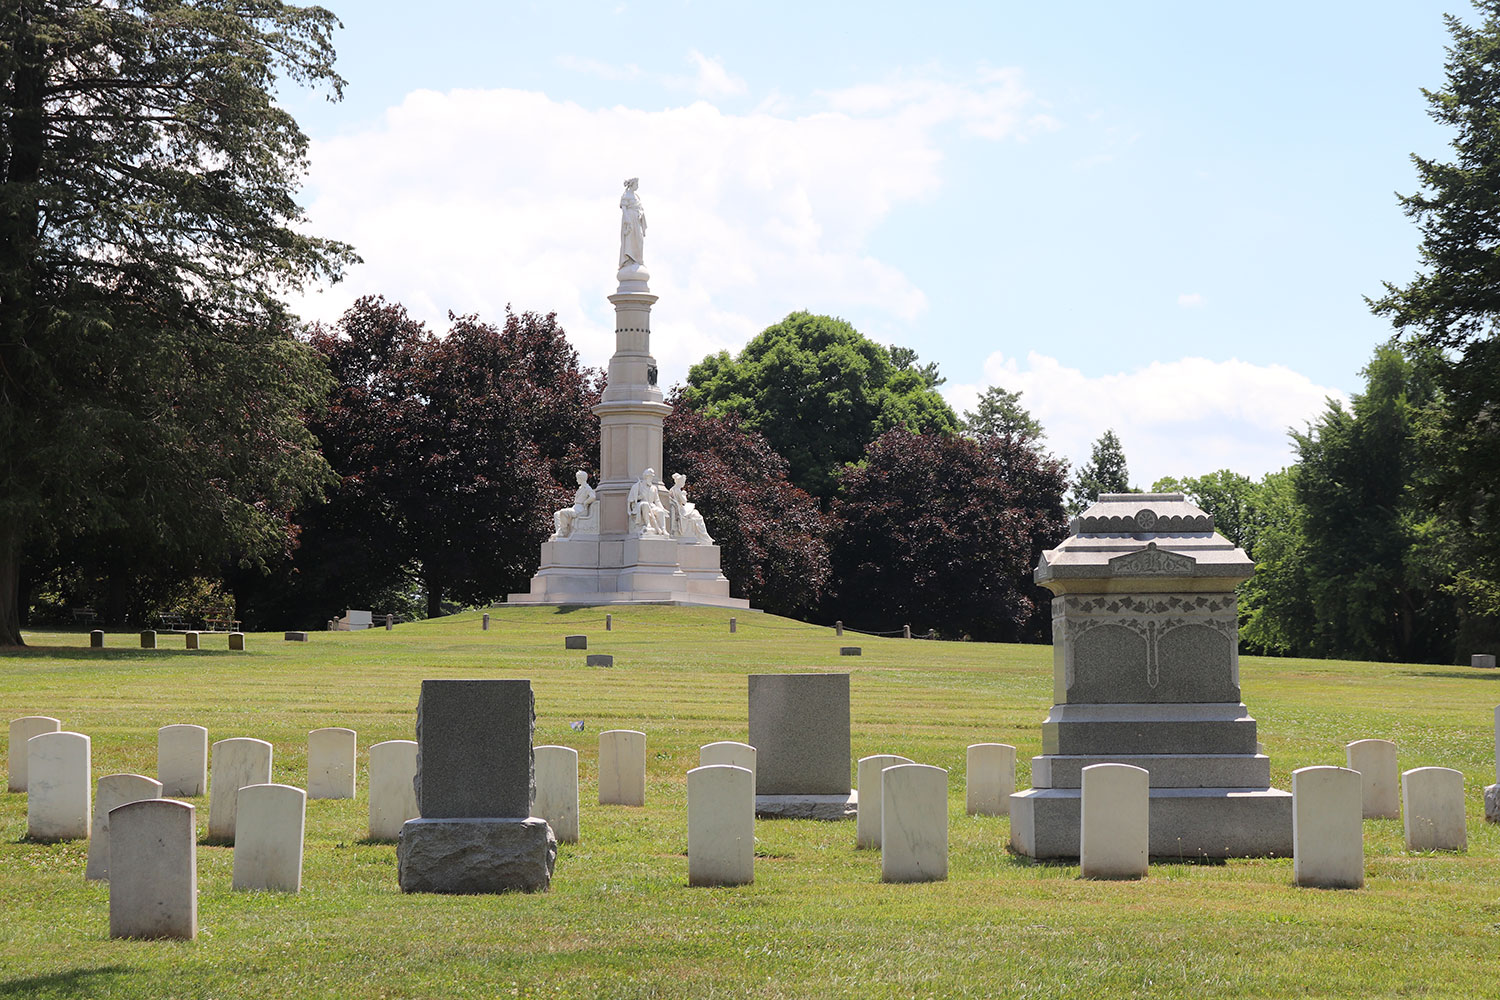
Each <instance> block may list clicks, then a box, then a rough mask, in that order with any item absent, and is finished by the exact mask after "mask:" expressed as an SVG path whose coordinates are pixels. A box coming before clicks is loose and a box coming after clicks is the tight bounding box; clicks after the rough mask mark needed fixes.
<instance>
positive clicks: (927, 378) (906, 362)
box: [886, 344, 948, 389]
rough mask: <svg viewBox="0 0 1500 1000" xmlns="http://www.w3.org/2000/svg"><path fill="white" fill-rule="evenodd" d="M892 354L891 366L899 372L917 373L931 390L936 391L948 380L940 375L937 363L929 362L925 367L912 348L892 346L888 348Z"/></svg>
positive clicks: (898, 345)
mask: <svg viewBox="0 0 1500 1000" xmlns="http://www.w3.org/2000/svg"><path fill="white" fill-rule="evenodd" d="M886 350H887V351H889V352H890V354H891V364H892V365H893V366H895V368H896V370H897V371H902V372H906V371H910V372H916V373H917V375H918V376H920V377H921V379H922V381H923V382H924V383H925V384H926V386H927V388H929V389H936V388H937V387H938V386H940V385H942V384H943V383H944V382H946V381H948V380H947V379H946V378H943V376H941V375H939V374H938V366H937V362H936V361H929V362H927V363H926V364H925V365H924V364H922V363H921V362H919V361H918V360H917V352H916V351H915V350H913V349H912V348H910V347H902V346H901V345H900V344H891V345H890V346H888V347H887V348H886Z"/></svg>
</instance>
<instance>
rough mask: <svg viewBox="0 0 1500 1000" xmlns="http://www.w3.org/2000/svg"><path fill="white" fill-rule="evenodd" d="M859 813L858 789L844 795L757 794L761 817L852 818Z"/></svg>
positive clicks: (756, 802) (756, 801)
mask: <svg viewBox="0 0 1500 1000" xmlns="http://www.w3.org/2000/svg"><path fill="white" fill-rule="evenodd" d="M858 812H859V792H858V790H855V791H852V792H848V793H846V794H843V795H757V796H756V797H755V815H756V816H757V817H759V818H760V819H821V820H840V819H852V818H854V816H855V814H857V813H858Z"/></svg>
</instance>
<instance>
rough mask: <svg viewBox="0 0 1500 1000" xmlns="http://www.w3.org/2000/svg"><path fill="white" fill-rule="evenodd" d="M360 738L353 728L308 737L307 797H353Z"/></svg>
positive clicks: (338, 729)
mask: <svg viewBox="0 0 1500 1000" xmlns="http://www.w3.org/2000/svg"><path fill="white" fill-rule="evenodd" d="M358 749H359V735H358V734H357V733H355V731H354V730H352V729H343V728H339V727H336V726H335V727H330V728H327V729H314V730H313V731H312V732H310V733H308V734H307V797H308V798H310V799H352V798H354V755H355V753H356V752H357V751H358Z"/></svg>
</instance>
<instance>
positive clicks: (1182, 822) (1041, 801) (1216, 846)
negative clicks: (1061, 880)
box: [1010, 788, 1292, 860]
mask: <svg viewBox="0 0 1500 1000" xmlns="http://www.w3.org/2000/svg"><path fill="white" fill-rule="evenodd" d="M1082 804H1083V793H1082V792H1081V791H1080V790H1079V789H1077V788H1030V789H1027V790H1026V791H1024V792H1016V793H1015V794H1013V795H1012V796H1011V797H1010V846H1011V849H1012V850H1014V851H1015V852H1016V853H1018V854H1024V855H1026V856H1027V857H1032V858H1039V859H1042V858H1059V859H1070V858H1076V857H1078V825H1079V813H1080V811H1081V807H1082ZM1149 822H1150V847H1149V848H1148V850H1149V851H1150V853H1151V856H1152V857H1153V858H1160V859H1162V860H1166V859H1171V858H1266V857H1287V858H1289V857H1291V856H1292V793H1291V792H1287V791H1283V790H1281V789H1279V788H1153V789H1151V793H1150V821H1149Z"/></svg>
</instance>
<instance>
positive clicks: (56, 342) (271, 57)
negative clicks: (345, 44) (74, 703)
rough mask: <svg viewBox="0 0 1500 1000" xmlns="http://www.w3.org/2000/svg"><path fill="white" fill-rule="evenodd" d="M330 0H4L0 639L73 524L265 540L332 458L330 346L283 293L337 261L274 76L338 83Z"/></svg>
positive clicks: (249, 543)
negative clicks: (25, 574)
mask: <svg viewBox="0 0 1500 1000" xmlns="http://www.w3.org/2000/svg"><path fill="white" fill-rule="evenodd" d="M337 24H338V22H337V20H336V19H335V18H334V16H333V15H332V14H330V13H329V12H328V11H326V10H323V9H322V8H318V7H309V8H299V7H291V6H285V5H283V4H282V3H280V2H276V0H238V2H235V3H224V2H205V3H190V2H186V0H149V2H148V0H111V2H105V0H12V2H10V3H7V4H4V5H0V645H6V644H17V643H19V642H20V623H19V614H18V604H19V603H20V600H21V598H22V595H21V593H20V589H21V588H20V578H21V577H20V571H21V566H22V563H23V561H26V560H27V559H28V558H29V559H30V560H31V561H33V562H35V561H36V560H37V559H38V558H42V559H45V558H46V556H47V553H48V552H49V551H56V550H57V548H58V547H59V546H60V545H62V544H64V543H65V542H66V541H67V539H68V538H69V537H73V536H78V535H85V534H91V533H96V532H110V533H113V534H114V535H116V536H121V537H127V538H128V539H129V540H130V545H131V547H132V550H133V555H134V556H135V557H136V558H142V559H146V560H157V561H162V560H167V559H171V560H173V561H174V562H175V563H176V564H178V565H180V566H183V567H191V566H193V565H195V564H196V565H213V564H215V563H218V562H220V561H224V560H231V561H239V562H243V563H255V562H258V561H261V560H264V559H266V558H270V557H273V556H274V555H275V554H276V553H278V552H280V551H282V550H283V549H284V548H285V547H286V545H287V544H289V541H290V522H289V521H288V519H287V517H286V513H287V511H288V510H290V509H291V508H292V507H294V506H296V505H297V504H298V503H299V502H302V501H303V500H305V499H306V498H307V497H309V496H311V495H315V494H316V492H317V491H318V490H319V489H320V487H321V484H322V483H323V481H324V477H325V476H326V474H327V466H326V465H325V464H324V463H323V461H322V459H321V458H320V457H319V456H318V454H317V452H316V449H315V443H314V441H313V440H312V438H311V437H310V436H309V435H308V433H307V431H306V430H305V429H304V427H303V425H302V422H301V420H300V419H299V416H300V413H301V411H303V410H304V409H307V408H310V407H311V406H313V405H315V401H316V400H317V399H318V398H319V397H321V395H322V389H323V377H324V376H322V375H321V374H320V372H319V366H318V363H317V360H316V359H315V358H314V357H313V356H312V355H311V354H310V352H308V351H307V350H306V349H305V348H304V347H303V346H302V345H300V344H298V343H297V342H296V341H295V339H294V338H293V336H292V328H293V324H292V323H290V322H289V320H288V317H286V315H285V314H284V310H283V307H282V305H281V303H280V297H281V295H283V294H284V293H285V292H286V291H287V290H289V289H291V288H295V287H297V286H298V285H300V284H301V283H303V282H305V281H308V280H314V279H320V278H325V277H336V276H337V275H338V274H339V272H340V270H341V269H342V267H343V266H344V265H345V264H346V263H348V262H349V261H350V260H352V259H353V257H352V254H351V253H350V252H349V250H348V248H347V247H344V246H342V245H340V244H337V243H332V242H329V241H326V240H321V239H318V238H315V237H312V236H309V235H306V233H305V232H304V230H303V227H302V225H301V223H302V222H303V216H302V213H301V210H300V209H299V208H298V206H297V204H296V203H295V201H294V200H293V197H292V194H293V191H294V189H295V187H296V183H297V181H298V179H299V178H300V176H301V174H302V172H303V170H304V168H305V160H306V151H307V138H306V136H304V135H303V133H302V132H301V131H300V130H299V129H298V128H297V124H296V122H295V121H293V119H292V118H291V116H290V115H288V114H287V112H286V111H285V110H283V108H282V107H281V106H279V105H278V104H277V102H276V100H275V94H274V89H275V85H276V82H277V80H278V79H289V80H291V81H293V82H295V83H302V84H312V85H322V86H326V87H328V88H329V89H330V90H331V91H332V93H333V94H334V96H337V95H338V94H339V91H340V88H341V86H342V82H343V81H342V80H341V79H340V78H339V77H338V75H337V74H336V73H335V72H334V70H333V58H334V53H333V48H332V45H331V43H330V35H331V33H332V31H333V29H334V28H335V27H336V26H337Z"/></svg>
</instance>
